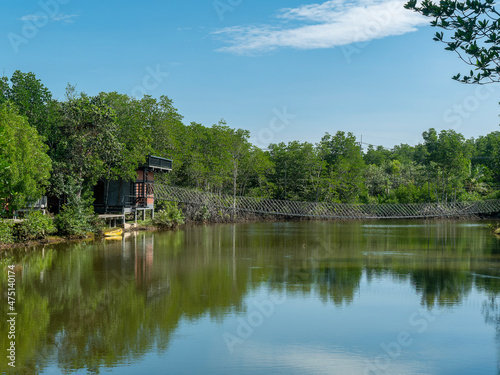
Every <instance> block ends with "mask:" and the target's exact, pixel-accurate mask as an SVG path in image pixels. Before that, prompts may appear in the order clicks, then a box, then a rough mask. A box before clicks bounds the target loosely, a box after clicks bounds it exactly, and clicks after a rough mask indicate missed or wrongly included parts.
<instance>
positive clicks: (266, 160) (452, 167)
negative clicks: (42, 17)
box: [0, 71, 500, 244]
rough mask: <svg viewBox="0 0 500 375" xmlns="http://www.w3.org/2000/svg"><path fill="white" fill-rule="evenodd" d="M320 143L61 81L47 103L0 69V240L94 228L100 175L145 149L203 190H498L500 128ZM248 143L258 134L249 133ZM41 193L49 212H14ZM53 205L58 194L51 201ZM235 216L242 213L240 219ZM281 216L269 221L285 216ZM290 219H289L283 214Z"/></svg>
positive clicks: (37, 88) (195, 217) (342, 193)
mask: <svg viewBox="0 0 500 375" xmlns="http://www.w3.org/2000/svg"><path fill="white" fill-rule="evenodd" d="M327 130H330V131H331V133H329V132H326V133H325V135H324V136H323V137H322V138H321V139H320V140H319V141H318V142H317V143H311V142H300V141H290V142H288V143H284V142H280V143H271V144H268V145H259V147H258V146H257V145H255V144H253V143H252V141H253V140H254V138H252V137H251V135H250V132H249V131H248V130H244V129H235V128H232V127H230V126H228V125H227V124H226V122H225V121H224V120H223V119H221V120H220V121H219V122H218V123H217V124H214V125H212V126H204V125H202V124H199V123H195V122H191V123H190V124H184V123H183V116H182V115H181V114H179V112H178V110H177V109H176V108H175V107H174V106H173V101H172V100H171V99H169V98H168V97H167V96H161V97H160V98H158V99H156V98H153V97H151V96H147V95H146V96H144V97H143V98H134V97H130V96H128V95H124V94H119V93H117V92H101V93H99V94H98V95H94V96H90V95H87V94H85V93H79V92H77V90H76V86H73V85H70V84H68V86H67V88H66V95H65V98H64V100H56V99H54V98H53V97H52V94H51V92H50V91H49V90H48V89H47V88H46V87H45V86H44V85H43V84H42V82H41V81H40V80H39V79H37V78H36V76H35V74H33V73H23V72H21V71H16V72H14V74H13V75H12V77H11V78H10V79H9V78H7V77H2V78H0V243H4V244H11V243H15V242H18V243H19V242H29V241H37V240H44V239H46V238H51V237H50V236H54V235H55V234H56V233H57V235H58V236H62V237H68V238H83V237H87V236H88V235H89V233H93V235H96V236H99V235H101V234H102V230H103V229H102V226H103V223H101V222H100V221H99V220H98V218H97V215H95V213H94V207H93V204H94V187H95V186H96V185H97V184H98V182H99V181H100V182H104V181H112V180H119V179H122V180H134V179H136V178H137V167H138V166H140V165H142V164H143V163H144V161H145V160H146V157H147V156H148V155H156V156H158V157H162V158H167V159H171V160H173V169H172V172H171V173H166V174H162V175H161V176H160V175H158V176H157V177H158V178H157V177H156V176H155V182H158V183H160V184H168V185H173V186H178V187H182V188H189V189H196V190H198V191H200V192H203V193H210V194H224V195H228V196H231V197H239V196H242V197H253V198H265V199H271V200H272V199H274V200H284V201H302V202H320V203H355V204H385V203H430V202H435V203H438V204H441V203H447V202H461V201H481V200H486V199H497V198H500V189H499V188H500V183H499V181H500V132H499V131H494V132H491V133H490V134H487V135H485V136H478V137H477V138H470V139H465V137H464V136H463V135H462V134H460V133H457V132H456V131H454V130H442V131H440V132H438V131H436V130H435V129H432V128H431V129H428V130H427V131H425V132H423V134H422V138H423V139H422V142H421V143H419V144H417V145H408V144H400V145H395V146H394V147H393V148H392V149H387V148H385V147H382V146H377V145H368V146H363V144H362V143H361V142H360V141H358V140H357V139H356V137H355V136H354V134H352V133H350V132H344V131H342V130H339V129H338V128H336V127H333V128H332V129H327ZM254 142H255V141H254ZM44 195H45V196H47V197H48V198H49V199H48V201H49V211H50V212H52V213H51V216H48V217H49V218H51V219H50V220H49V219H47V218H44V217H43V215H35V214H33V215H32V214H28V216H27V218H26V219H27V220H25V221H24V222H23V223H22V224H16V225H11V224H10V222H9V221H6V220H3V219H11V218H12V217H13V213H14V212H15V211H16V210H19V209H23V208H26V207H29V206H30V205H31V204H33V203H34V202H36V201H37V200H38V199H39V198H40V197H42V196H44ZM54 202H55V203H54ZM155 204H156V205H157V207H156V211H157V213H156V215H155V216H156V217H155V226H158V227H160V228H162V229H164V228H171V227H175V226H177V225H181V223H183V222H188V223H189V222H235V221H238V220H243V221H246V220H253V219H252V217H255V218H256V219H258V220H262V216H260V215H250V214H246V213H244V212H240V213H239V214H238V216H235V215H234V213H233V212H231V211H230V210H225V209H224V210H221V209H219V208H217V207H195V208H193V207H188V206H186V205H181V204H173V203H168V202H161V201H160V202H156V203H155ZM240 216H241V217H240ZM282 219H283V218H267V220H282ZM292 219H293V218H292Z"/></svg>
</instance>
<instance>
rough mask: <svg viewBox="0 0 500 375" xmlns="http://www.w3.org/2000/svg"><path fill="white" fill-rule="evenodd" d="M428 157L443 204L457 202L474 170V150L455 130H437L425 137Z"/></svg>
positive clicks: (431, 131) (425, 134)
mask: <svg viewBox="0 0 500 375" xmlns="http://www.w3.org/2000/svg"><path fill="white" fill-rule="evenodd" d="M423 137H424V146H425V147H426V150H427V153H428V157H427V160H428V168H429V169H428V176H429V177H430V178H431V180H432V181H434V183H435V188H436V194H437V196H438V197H439V199H440V200H444V201H447V200H449V199H456V196H457V193H460V191H461V189H462V188H463V181H464V179H465V178H466V177H467V175H468V172H469V166H470V157H471V154H472V147H471V144H470V142H467V141H466V140H465V138H464V136H463V135H462V134H459V133H457V132H455V131H454V130H442V131H441V132H440V133H439V135H438V134H437V132H436V130H435V129H432V128H431V129H429V130H428V131H427V132H424V133H423Z"/></svg>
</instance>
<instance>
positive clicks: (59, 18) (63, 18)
mask: <svg viewBox="0 0 500 375" xmlns="http://www.w3.org/2000/svg"><path fill="white" fill-rule="evenodd" d="M76 17H78V15H77V14H64V13H58V14H56V15H54V16H51V17H49V15H48V14H46V13H43V12H40V13H38V14H27V15H25V16H22V17H21V18H19V19H20V20H21V21H24V22H34V23H36V22H38V21H42V20H47V19H50V21H52V22H63V23H73V22H75V20H74V19H75V18H76ZM45 22H46V21H45Z"/></svg>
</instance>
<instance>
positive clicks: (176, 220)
mask: <svg viewBox="0 0 500 375" xmlns="http://www.w3.org/2000/svg"><path fill="white" fill-rule="evenodd" d="M162 206H163V209H161V210H160V211H158V212H157V213H156V214H155V218H154V220H153V223H154V224H155V225H157V226H159V227H160V228H173V227H176V226H177V225H180V224H184V215H183V214H182V211H181V210H179V208H178V207H177V205H176V204H175V203H173V202H163V204H162Z"/></svg>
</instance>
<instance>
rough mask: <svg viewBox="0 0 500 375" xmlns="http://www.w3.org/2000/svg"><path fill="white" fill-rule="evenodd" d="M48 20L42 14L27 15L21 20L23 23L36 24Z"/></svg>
mask: <svg viewBox="0 0 500 375" xmlns="http://www.w3.org/2000/svg"><path fill="white" fill-rule="evenodd" d="M46 18H48V16H46V15H41V14H27V15H25V16H22V17H21V18H19V19H20V20H21V21H28V22H36V21H40V20H43V19H46Z"/></svg>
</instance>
